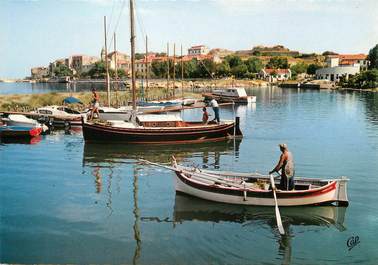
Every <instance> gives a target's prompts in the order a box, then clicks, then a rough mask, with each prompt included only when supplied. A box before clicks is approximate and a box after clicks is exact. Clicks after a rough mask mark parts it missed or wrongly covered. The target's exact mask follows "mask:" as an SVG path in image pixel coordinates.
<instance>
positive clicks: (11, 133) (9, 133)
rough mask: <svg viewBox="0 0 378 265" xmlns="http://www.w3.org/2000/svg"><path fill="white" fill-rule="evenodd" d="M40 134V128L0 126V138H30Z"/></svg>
mask: <svg viewBox="0 0 378 265" xmlns="http://www.w3.org/2000/svg"><path fill="white" fill-rule="evenodd" d="M41 133H42V127H22V126H0V138H2V139H5V138H32V137H35V136H38V135H40V134H41Z"/></svg>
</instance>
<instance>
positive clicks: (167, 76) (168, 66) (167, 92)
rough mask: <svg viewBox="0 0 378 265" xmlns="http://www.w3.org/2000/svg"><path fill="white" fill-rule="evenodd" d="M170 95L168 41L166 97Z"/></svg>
mask: <svg viewBox="0 0 378 265" xmlns="http://www.w3.org/2000/svg"><path fill="white" fill-rule="evenodd" d="M168 96H169V42H168V43H167V94H166V97H167V98H168Z"/></svg>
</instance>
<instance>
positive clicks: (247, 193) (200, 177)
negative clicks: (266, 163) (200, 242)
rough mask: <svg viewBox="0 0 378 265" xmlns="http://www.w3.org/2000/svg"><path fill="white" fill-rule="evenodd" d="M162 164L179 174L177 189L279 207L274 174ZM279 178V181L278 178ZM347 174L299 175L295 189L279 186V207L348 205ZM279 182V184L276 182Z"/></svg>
mask: <svg viewBox="0 0 378 265" xmlns="http://www.w3.org/2000/svg"><path fill="white" fill-rule="evenodd" d="M144 162H147V163H149V164H152V165H156V166H161V167H164V168H167V169H170V170H173V171H174V172H175V173H176V178H175V179H176V183H175V188H176V191H179V192H183V193H186V194H189V195H192V196H195V197H198V198H201V199H206V200H210V201H216V202H222V203H230V204H240V205H259V206H275V205H276V204H275V199H274V196H273V191H272V190H271V188H270V187H271V182H270V177H269V176H267V175H261V174H258V173H234V172H222V171H211V170H202V169H199V168H195V167H185V166H182V165H178V164H177V163H176V162H175V161H174V162H173V165H172V166H171V167H169V166H165V165H160V164H157V163H152V162H148V161H144ZM277 181H278V180H277ZM347 182H348V179H347V178H346V177H341V178H338V179H316V178H295V189H294V190H292V191H286V190H279V189H276V197H277V203H278V206H304V205H331V204H335V205H336V206H347V205H348V196H347ZM276 185H278V184H276Z"/></svg>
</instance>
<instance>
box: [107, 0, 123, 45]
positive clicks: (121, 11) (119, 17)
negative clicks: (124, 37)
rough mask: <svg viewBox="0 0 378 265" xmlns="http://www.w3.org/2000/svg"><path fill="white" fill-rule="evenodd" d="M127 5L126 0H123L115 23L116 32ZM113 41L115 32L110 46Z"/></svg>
mask: <svg viewBox="0 0 378 265" xmlns="http://www.w3.org/2000/svg"><path fill="white" fill-rule="evenodd" d="M125 6H126V0H122V5H121V9H120V11H119V15H118V19H117V23H116V24H115V27H114V32H116V31H117V29H118V25H119V22H120V20H121V16H122V13H123V10H124V9H125ZM113 41H114V34H112V38H111V40H110V46H111V45H112V43H113Z"/></svg>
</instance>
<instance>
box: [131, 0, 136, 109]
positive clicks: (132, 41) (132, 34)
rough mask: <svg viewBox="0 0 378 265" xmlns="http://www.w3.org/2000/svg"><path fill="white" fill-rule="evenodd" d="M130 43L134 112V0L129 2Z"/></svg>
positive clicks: (134, 105)
mask: <svg viewBox="0 0 378 265" xmlns="http://www.w3.org/2000/svg"><path fill="white" fill-rule="evenodd" d="M130 43H131V90H132V98H133V110H136V98H135V96H136V95H135V90H136V87H135V25H134V0H130Z"/></svg>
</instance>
